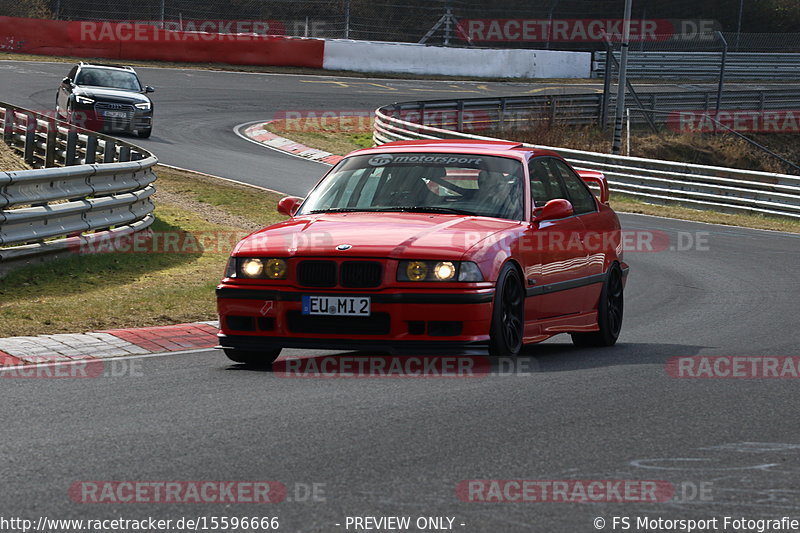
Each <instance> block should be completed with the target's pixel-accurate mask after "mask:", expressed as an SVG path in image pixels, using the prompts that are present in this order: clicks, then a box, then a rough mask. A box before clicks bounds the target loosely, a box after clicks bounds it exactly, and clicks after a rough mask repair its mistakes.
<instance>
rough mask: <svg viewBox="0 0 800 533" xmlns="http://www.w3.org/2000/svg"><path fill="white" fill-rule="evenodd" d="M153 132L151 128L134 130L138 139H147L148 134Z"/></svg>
mask: <svg viewBox="0 0 800 533" xmlns="http://www.w3.org/2000/svg"><path fill="white" fill-rule="evenodd" d="M151 133H153V128H147V129H145V130H136V135H137V136H138V137H139V138H140V139H147V138H148V137H150V134H151Z"/></svg>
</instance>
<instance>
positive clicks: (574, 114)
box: [384, 88, 800, 133]
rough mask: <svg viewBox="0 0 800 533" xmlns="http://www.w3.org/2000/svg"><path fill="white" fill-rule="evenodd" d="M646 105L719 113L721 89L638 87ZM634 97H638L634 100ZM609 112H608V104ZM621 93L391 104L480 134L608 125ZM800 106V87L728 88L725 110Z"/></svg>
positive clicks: (660, 119) (641, 120)
mask: <svg viewBox="0 0 800 533" xmlns="http://www.w3.org/2000/svg"><path fill="white" fill-rule="evenodd" d="M637 96H638V98H639V101H640V102H641V105H642V109H646V110H648V111H654V112H657V113H659V114H656V115H654V116H653V120H654V122H655V123H656V124H661V125H663V124H666V123H667V122H668V120H669V113H670V112H675V113H677V112H681V111H690V112H700V111H702V112H714V111H715V110H716V105H717V90H716V88H715V89H711V88H709V89H708V90H706V91H673V90H663V91H646V92H645V91H638V92H637ZM633 103H634V102H633V101H632V102H631V104H633ZM604 104H605V105H606V109H608V110H609V111H608V112H607V113H606V114H605V115H604V114H603V106H604ZM615 104H616V95H615V94H611V95H610V97H609V99H608V102H604V97H603V95H602V94H600V93H589V92H587V93H584V94H551V95H534V96H512V97H500V98H469V99H462V100H430V101H417V102H402V103H396V104H392V105H391V106H386V107H385V108H384V109H387V110H388V111H390V112H391V113H392V115H393V116H394V117H395V118H403V119H406V120H408V121H410V122H419V119H420V117H421V114H422V113H423V112H424V113H425V120H426V121H427V123H428V124H429V125H440V126H441V127H443V128H444V129H451V130H455V131H462V132H466V133H478V132H481V131H487V130H490V129H495V128H498V129H499V128H502V129H513V128H514V127H515V126H518V125H519V126H529V125H530V123H531V122H532V121H537V120H539V121H546V120H557V121H558V122H560V123H563V124H568V125H590V124H598V125H601V126H602V125H603V124H602V123H601V122H602V117H604V116H605V117H606V122H607V124H606V125H608V124H611V123H612V122H613V110H614V107H615ZM786 109H800V91H798V90H796V89H765V90H731V91H725V92H724V93H723V98H722V101H721V102H720V110H723V111H735V110H745V111H750V112H762V111H771V110H786ZM631 122H632V123H634V124H648V121H647V119H646V116H645V114H644V113H639V112H634V113H633V114H632V115H631Z"/></svg>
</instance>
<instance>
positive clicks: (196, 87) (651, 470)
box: [0, 63, 800, 533]
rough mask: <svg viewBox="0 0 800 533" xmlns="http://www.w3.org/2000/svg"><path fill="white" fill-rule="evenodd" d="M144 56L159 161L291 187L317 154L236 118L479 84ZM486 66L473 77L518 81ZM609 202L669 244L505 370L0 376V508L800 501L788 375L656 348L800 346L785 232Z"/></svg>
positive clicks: (300, 526)
mask: <svg viewBox="0 0 800 533" xmlns="http://www.w3.org/2000/svg"><path fill="white" fill-rule="evenodd" d="M64 70H65V68H64V66H63V65H56V66H53V65H45V64H8V63H4V64H0V71H2V75H1V76H0V95H2V97H1V99H2V100H6V101H10V102H12V103H16V104H19V105H23V106H31V107H37V106H38V107H47V108H49V107H50V106H49V103H50V101H51V100H52V94H51V93H52V92H53V88H54V87H55V83H56V82H57V80H58V79H60V77H61V76H63V71H64ZM141 70H142V71H143V74H144V76H143V77H144V79H145V82H146V83H149V84H152V85H156V86H157V88H158V92H157V93H156V96H157V105H158V108H157V113H158V115H157V118H158V122H157V126H156V130H155V132H154V136H153V138H152V139H151V140H149V141H147V142H143V143H142V144H143V145H145V146H147V147H148V148H149V149H152V150H153V151H154V152H155V153H156V154H157V155H159V157H160V158H161V159H162V160H163V161H164V162H166V163H171V164H176V165H182V166H187V167H190V168H195V169H198V170H202V171H205V172H210V173H217V174H221V175H224V176H226V177H231V178H238V179H242V180H243V181H250V182H253V183H259V184H261V185H265V186H269V187H272V188H276V189H279V190H283V191H286V192H291V193H302V192H304V191H303V188H304V187H307V186H308V185H309V184H311V183H312V182H314V181H315V180H316V178H317V177H318V176H319V175H320V174H321V173H322V172H323V171H324V167H322V166H321V165H318V164H316V163H310V162H305V161H300V160H298V159H296V158H292V157H288V156H285V155H281V154H278V153H275V152H272V151H270V150H266V149H263V148H260V147H258V146H255V145H252V144H250V143H247V142H246V141H243V140H241V139H239V138H238V137H236V136H234V135H233V133H232V131H231V130H232V128H233V127H234V126H236V125H237V124H240V123H243V122H247V121H253V120H258V119H260V118H264V119H268V118H269V117H270V115H271V113H273V112H275V111H276V110H280V109H295V108H297V109H317V108H331V107H333V108H335V107H336V106H342V108H343V109H353V108H356V109H360V108H362V107H375V106H377V105H378V104H381V103H387V102H391V101H394V100H402V99H410V98H416V97H418V98H423V97H424V98H429V97H436V96H437V95H443V94H446V93H435V92H434V91H433V90H431V92H430V93H426V92H417V91H412V89H416V88H421V87H426V88H427V87H433V88H434V89H436V90H437V91H438V90H440V88H441V86H449V85H453V86H455V87H452V88H451V89H452V90H456V88H457V87H462V88H474V86H476V85H481V84H469V83H463V84H453V83H448V82H399V81H391V82H386V81H376V82H374V83H376V84H385V85H391V86H395V87H397V89H398V90H397V91H390V90H385V89H380V88H379V87H377V86H374V87H372V88H371V87H370V86H369V85H364V86H359V87H354V86H353V85H352V84H350V85H349V86H348V87H337V86H335V85H336V84H325V83H306V81H309V80H313V81H322V80H323V79H322V78H312V77H307V76H306V77H303V76H299V77H296V76H259V75H251V74H225V73H210V72H200V73H197V72H180V71H172V70H164V71H160V70H155V69H141ZM10 71H13V72H14V76H13V77H12V76H10V75H9V74H10ZM334 81H335V80H334ZM352 81H353V80H349V81H348V80H345V81H344V83H346V84H347V83H350V82H352ZM361 82H362V83H369V82H368V81H365V80H361ZM331 85H334V86H331ZM485 85H486V86H487V87H488V90H489V92H490V93H491V94H518V93H521V92H524V91H525V90H528V89H529V87H530V86H524V85H521V84H485ZM340 89H341V90H340ZM469 90H473V89H469ZM475 90H484V89H475ZM412 93H413V96H412ZM417 95H418V96H417ZM466 95H467V94H465V96H466ZM621 218H622V221H623V224H624V226H625V228H626V229H631V230H640V229H641V230H657V231H662V232H665V233H666V234H668V235H669V236H670V240H671V243H672V247H674V248H676V249H666V250H663V251H659V252H636V253H628V254H627V256H626V260H627V261H628V262H629V263H630V265H631V275H630V279H629V282H628V286H627V289H626V313H625V323H624V326H623V332H622V335H621V337H620V342H619V344H618V345H617V346H616V347H614V348H610V349H576V348H574V347H573V346H572V345H571V343H570V342H569V339H568V338H566V337H564V336H561V337H556V338H554V339H551V340H550V341H548V342H546V343H544V344H540V345H537V346H534V347H531V348H529V349H527V350H526V352H525V353H524V354H523V355H522V356H521V357H520V358H519V361H518V362H517V365H518V368H522V369H523V370H524V371H519V372H516V373H511V375H509V373H504V372H499V373H500V374H504V375H490V376H485V377H478V378H469V379H457V378H450V379H438V378H431V379H413V378H404V379H303V378H286V377H280V376H279V375H276V374H274V373H272V372H269V371H258V370H249V369H245V368H242V367H240V366H238V365H234V364H230V363H229V362H228V361H227V359H226V358H225V357H224V355H223V354H222V353H221V352H218V351H200V352H194V353H186V354H182V355H171V356H168V357H150V358H140V359H135V360H129V361H135V365H136V367H135V370H136V371H135V372H129V373H128V375H125V376H121V377H116V378H113V377H109V378H98V379H85V380H80V379H77V380H66V379H62V380H55V379H52V380H49V379H28V380H25V379H0V402H2V403H1V405H2V406H3V408H2V415H0V417H2V431H1V432H0V479H2V485H1V486H2V488H0V502H2V515H3V516H6V517H9V516H21V517H27V518H30V519H33V520H36V518H37V517H39V516H47V517H48V518H93V519H94V518H113V517H124V518H145V517H147V516H153V517H158V518H179V517H181V516H189V517H196V516H278V517H280V520H281V529H280V530H282V531H297V532H328V531H347V529H345V527H344V524H345V519H346V517H347V516H411V517H412V519H416V517H419V516H448V517H455V522H454V529H455V530H457V531H464V532H516V531H536V532H551V531H552V532H564V533H572V532H580V531H586V532H588V531H597V529H595V525H594V520H595V519H596V518H597V517H602V518H604V519H605V520H606V525H605V527H604V529H603V531H612V520H613V517H614V516H617V517H623V516H627V517H630V518H631V519H632V520H633V521H634V522H633V526H632V528H631V529H630V531H643V530H642V529H637V528H636V527H635V526H636V523H635V520H636V517H642V516H647V517H649V518H658V517H662V518H673V519H689V518H696V519H709V518H714V517H717V518H719V519H720V520H721V519H722V517H724V516H735V517H741V516H744V517H748V518H779V517H782V516H788V517H793V518H800V481H799V480H800V453H798V451H800V427H799V426H800V425H799V424H798V422H797V405H798V392H797V387H798V380H797V379H761V380H751V379H679V378H673V377H670V376H669V375H668V374H667V371H666V366H665V365H666V363H667V361H668V360H670V358H673V357H682V356H695V355H707V356H752V357H768V356H790V355H792V356H797V355H800V353H798V352H799V350H798V346H800V332H799V331H798V327H797V313H798V310H799V309H800V305H799V304H798V298H800V282H799V281H798V277H797V266H798V259H800V236H796V235H787V234H781V233H775V232H766V231H757V230H748V229H740V228H728V227H722V226H712V225H704V224H698V223H691V222H682V221H672V220H667V219H661V218H655V217H645V216H635V215H623V216H622V217H621ZM690 241H691V243H692V244H693V245H691V246H690V245H689V244H690ZM698 242H699V244H698ZM681 247H686V248H688V249H685V250H683V249H677V248H681ZM288 353H289V354H290V355H297V356H302V357H320V356H323V355H325V353H323V352H312V351H301V350H294V351H290V352H288ZM331 353H332V352H331ZM130 364H134V363H133V362H131V363H130ZM132 373H133V374H136V375H135V376H133V375H130V374H132ZM470 479H500V480H503V479H527V480H663V481H666V482H669V483H672V484H673V486H674V487H675V488H676V497H675V498H674V499H673V500H671V501H669V502H663V503H645V502H641V503H602V502H600V503H584V504H576V503H502V504H500V503H467V502H461V501H459V499H458V498H457V497H456V492H455V488H456V485H457V484H458V483H459V482H461V481H462V480H470ZM79 480H119V481H121V480H138V481H145V480H146V481H172V480H179V481H182V480H277V481H280V482H282V483H284V484H285V485H287V486H288V487H289V489H290V492H289V495H290V499H291V500H292V501H285V502H283V503H277V504H273V505H247V504H235V505H208V504H207V505H199V504H187V505H174V504H96V505H88V504H77V503H74V502H72V501H71V500H70V498H69V497H68V489H69V487H70V486H71V485H72V484H73V483H75V482H76V481H79ZM313 483H318V484H323V485H321V486H322V487H324V488H323V490H324V493H323V494H321V496H322V498H320V499H324V501H302V500H303V498H302V495H303V493H304V492H305V491H304V487H306V486H308V485H310V484H313ZM697 489H703V490H704V491H705V492H704V493H703V494H702V495H701V494H695V493H696V492H698V491H697ZM298 495H299V496H301V497H300V498H298V497H297V496H298ZM336 524H342V525H341V526H336ZM461 524H464V525H463V526H462V525H461ZM619 527H620V526H617V530H619ZM659 530H660V529H651V530H650V531H659ZM718 530H720V531H722V529H721V528H719V529H718ZM728 530H729V531H732V529H728ZM349 531H353V529H352V528H351V529H350V530H349ZM378 531H387V530H384V529H381V530H378ZM412 531H416V529H412Z"/></svg>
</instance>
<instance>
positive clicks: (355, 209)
mask: <svg viewBox="0 0 800 533" xmlns="http://www.w3.org/2000/svg"><path fill="white" fill-rule="evenodd" d="M374 211H383V209H375V208H374V207H373V208H366V207H330V208H328V209H313V210H311V211H309V212H308V213H309V214H311V215H316V214H319V213H359V212H369V213H371V212H374Z"/></svg>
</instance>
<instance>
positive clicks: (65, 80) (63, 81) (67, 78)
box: [61, 76, 72, 85]
mask: <svg viewBox="0 0 800 533" xmlns="http://www.w3.org/2000/svg"><path fill="white" fill-rule="evenodd" d="M61 83H64V84H66V85H72V80H71V79H70V78H69V76H67V77H66V78H64V79H63V80H61Z"/></svg>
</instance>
